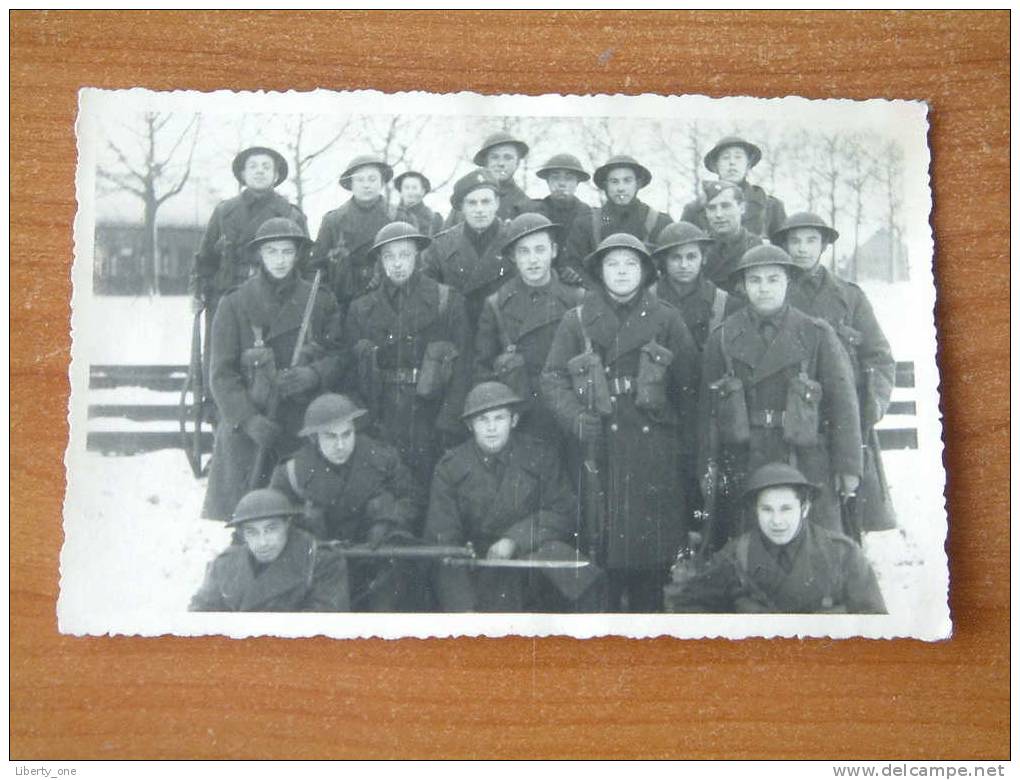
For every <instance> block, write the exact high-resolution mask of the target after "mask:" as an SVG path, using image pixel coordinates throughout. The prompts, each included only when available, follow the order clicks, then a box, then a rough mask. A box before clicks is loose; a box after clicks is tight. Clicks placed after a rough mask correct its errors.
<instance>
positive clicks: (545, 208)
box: [534, 195, 609, 275]
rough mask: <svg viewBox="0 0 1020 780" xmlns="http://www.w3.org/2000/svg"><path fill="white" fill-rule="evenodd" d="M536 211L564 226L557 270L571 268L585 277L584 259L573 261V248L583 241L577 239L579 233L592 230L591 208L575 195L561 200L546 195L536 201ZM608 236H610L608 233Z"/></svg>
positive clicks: (556, 265) (557, 256)
mask: <svg viewBox="0 0 1020 780" xmlns="http://www.w3.org/2000/svg"><path fill="white" fill-rule="evenodd" d="M534 211H536V212H537V213H539V214H542V215H543V216H545V217H546V218H547V219H548V220H549V221H550V222H553V223H554V224H557V225H562V226H563V228H562V231H561V235H560V241H559V252H558V253H557V255H556V260H554V261H553V264H554V267H555V268H562V267H564V266H569V267H571V268H573V269H574V270H575V271H576V272H577V273H578V274H582V275H583V271H584V269H583V267H582V263H581V261H582V260H584V258H583V257H578V258H573V259H571V256H570V251H571V247H572V246H573V245H574V244H575V243H576V242H578V241H580V240H581V239H580V238H579V237H576V236H577V234H578V233H582V232H584V231H586V230H591V212H592V209H591V206H589V205H588V204H587V203H585V202H584V201H583V200H580V199H579V198H577V197H576V196H574V195H571V196H570V197H569V198H564V199H559V198H554V197H553V196H552V195H546V196H545V197H544V198H542V199H541V200H535V201H534ZM606 235H609V234H608V233H607V234H606Z"/></svg>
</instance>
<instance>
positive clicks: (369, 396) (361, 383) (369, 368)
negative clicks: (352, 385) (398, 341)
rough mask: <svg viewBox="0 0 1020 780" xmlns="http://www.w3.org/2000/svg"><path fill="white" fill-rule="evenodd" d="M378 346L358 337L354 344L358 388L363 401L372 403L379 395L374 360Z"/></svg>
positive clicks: (379, 378)
mask: <svg viewBox="0 0 1020 780" xmlns="http://www.w3.org/2000/svg"><path fill="white" fill-rule="evenodd" d="M377 351H378V347H376V345H375V344H373V343H372V342H371V341H369V340H368V339H360V340H359V341H358V343H357V344H355V345H354V360H355V363H356V367H357V373H358V389H359V390H360V391H361V395H362V397H363V398H364V399H365V401H366V402H367V403H368V404H369V405H372V404H374V403H375V401H376V399H377V398H378V397H379V389H380V387H379V385H380V382H381V377H380V375H379V364H378V361H377V360H376V352H377Z"/></svg>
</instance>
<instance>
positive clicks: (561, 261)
mask: <svg viewBox="0 0 1020 780" xmlns="http://www.w3.org/2000/svg"><path fill="white" fill-rule="evenodd" d="M535 175H536V176H538V178H540V179H544V180H545V183H546V184H547V185H548V187H549V194H548V195H546V196H545V197H544V198H542V199H541V200H536V201H535V211H537V212H538V213H539V214H542V215H543V216H545V217H546V218H547V219H549V221H550V222H553V223H555V224H557V225H562V226H563V227H562V237H561V239H560V241H559V251H558V253H557V262H556V270H557V271H558V272H559V275H560V281H563V282H566V283H567V284H570V285H580V284H581V283H582V282H583V275H582V273H581V270H582V269H581V264H580V258H576V259H575V262H574V264H570V263H568V262H567V251H566V250H567V247H568V246H570V244H571V241H572V240H576V239H574V238H573V236H574V234H575V233H577V232H578V231H582V230H587V229H588V228H589V226H590V225H591V206H589V205H588V204H587V203H585V202H584V201H583V200H581V199H580V198H578V197H577V194H576V193H577V187H578V185H579V184H580V183H581V182H584V181H588V180H589V179H590V178H591V176H590V175H589V174H588V172H587V171H586V170H585V169H584V166H583V165H581V161H580V160H578V159H577V158H576V157H574V155H572V154H554V155H553V156H552V157H550V158H549V159H548V160H547V161H546V163H545V165H543V166H542V167H541V168H539V169H538V170H537V171H535Z"/></svg>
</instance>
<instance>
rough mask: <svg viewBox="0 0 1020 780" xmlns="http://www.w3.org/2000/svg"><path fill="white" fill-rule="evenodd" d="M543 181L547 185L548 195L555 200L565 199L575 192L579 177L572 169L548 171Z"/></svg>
mask: <svg viewBox="0 0 1020 780" xmlns="http://www.w3.org/2000/svg"><path fill="white" fill-rule="evenodd" d="M545 183H546V184H548V185H549V194H550V195H552V196H553V197H554V198H556V199H557V200H566V199H567V198H569V197H571V196H573V194H574V193H575V192H577V185H578V184H580V183H581V178H580V177H579V176H578V175H577V174H576V173H574V172H573V171H549V174H548V175H547V176H546V177H545Z"/></svg>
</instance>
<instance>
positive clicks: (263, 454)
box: [248, 268, 322, 490]
mask: <svg viewBox="0 0 1020 780" xmlns="http://www.w3.org/2000/svg"><path fill="white" fill-rule="evenodd" d="M321 283H322V269H321V268H316V269H315V276H314V277H313V279H312V290H311V292H310V293H309V295H308V303H306V304H305V311H304V315H303V316H302V317H301V327H300V329H299V330H298V335H297V341H296V342H295V343H294V354H293V355H292V356H291V358H290V368H297V365H298V363H299V362H300V360H301V348H302V347H303V346H304V343H305V338H307V336H308V327H309V325H310V324H311V321H312V310H313V309H314V308H315V296H316V295H318V294H319V285H320V284H321ZM279 405H280V395H279V393H272V398H271V399H270V401H269V408H268V409H267V410H266V417H268V418H269V419H270V420H275V418H276V413H277V409H278V407H279ZM268 458H269V448H268V447H263V446H261V445H260V446H259V448H258V449H257V450H256V451H255V461H254V463H252V469H251V474H250V475H249V477H248V489H249V490H255V489H257V488H259V487H261V486H262V481H263V477H264V475H263V472H264V471H265V470H266V461H267V460H268Z"/></svg>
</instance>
